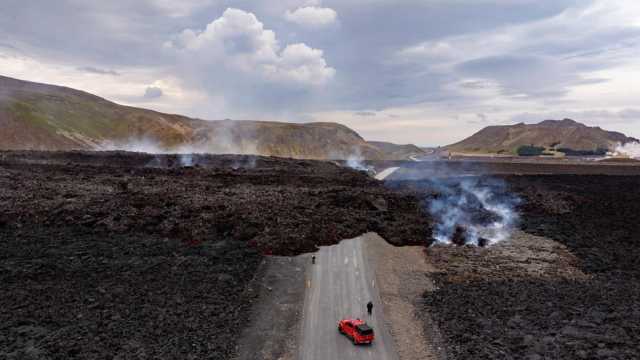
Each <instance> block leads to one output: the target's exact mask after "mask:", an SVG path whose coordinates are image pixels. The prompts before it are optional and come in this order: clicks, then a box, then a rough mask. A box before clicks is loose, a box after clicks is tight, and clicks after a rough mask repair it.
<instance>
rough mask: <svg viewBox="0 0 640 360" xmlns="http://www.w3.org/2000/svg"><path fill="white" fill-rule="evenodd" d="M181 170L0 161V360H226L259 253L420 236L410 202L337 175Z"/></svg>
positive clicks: (54, 157) (140, 163)
mask: <svg viewBox="0 0 640 360" xmlns="http://www.w3.org/2000/svg"><path fill="white" fill-rule="evenodd" d="M182 160H183V159H180V157H177V156H152V155H141V154H125V153H95V154H92V153H52V154H47V153H37V152H34V153H31V152H27V153H2V154H0V209H1V210H0V284H2V285H1V286H0V358H3V359H5V358H6V359H25V358H38V359H74V358H77V359H106V358H109V359H110V358H126V359H131V358H179V359H190V358H198V359H204V358H209V359H223V358H225V359H226V358H230V357H232V355H233V354H234V353H235V352H236V341H237V338H238V336H239V333H240V332H241V331H242V329H243V327H244V325H245V324H246V322H247V320H248V318H249V312H250V308H251V304H252V302H253V301H254V300H255V298H254V297H255V295H251V294H253V293H251V292H248V291H247V288H248V285H249V284H250V282H251V280H252V279H253V278H254V277H255V276H257V275H258V273H257V272H258V271H259V269H260V266H259V264H260V262H261V259H262V257H263V256H264V254H279V255H295V254H300V253H302V252H308V251H313V250H314V249H316V247H317V246H319V245H327V244H332V243H335V242H337V241H339V240H340V239H346V238H352V237H356V236H358V235H360V234H362V233H365V232H368V231H377V232H378V233H380V234H381V235H382V236H384V237H385V238H387V239H389V240H390V241H392V242H395V243H396V244H405V243H406V244H408V243H421V242H423V241H424V237H425V234H428V233H430V228H429V222H428V217H426V216H425V215H424V213H423V211H422V208H421V207H420V204H419V201H418V199H417V198H415V197H413V195H411V194H405V193H399V192H394V191H391V190H389V189H387V188H385V187H384V186H382V184H381V183H379V182H377V181H375V180H373V179H371V178H369V177H368V176H367V175H365V174H364V173H360V172H357V171H353V170H350V169H345V168H342V167H339V166H338V165H336V164H332V163H329V162H317V161H302V160H285V159H275V158H265V157H248V156H201V157H199V158H198V159H197V163H196V165H195V166H191V167H181V166H180V164H181V163H182ZM190 160H191V161H193V159H190Z"/></svg>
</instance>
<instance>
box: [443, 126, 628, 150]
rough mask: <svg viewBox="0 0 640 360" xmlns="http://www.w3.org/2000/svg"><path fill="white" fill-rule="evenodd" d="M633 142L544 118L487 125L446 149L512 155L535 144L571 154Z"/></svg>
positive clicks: (597, 128)
mask: <svg viewBox="0 0 640 360" xmlns="http://www.w3.org/2000/svg"><path fill="white" fill-rule="evenodd" d="M633 141H637V139H634V138H631V137H628V136H626V135H624V134H621V133H618V132H613V131H606V130H603V129H601V128H599V127H589V126H586V125H584V124H581V123H579V122H576V121H574V120H571V119H564V120H545V121H542V122H540V123H538V124H523V123H520V124H517V125H506V126H489V127H486V128H484V129H482V130H480V131H479V132H477V133H475V134H474V135H472V136H470V137H468V138H466V139H464V140H462V141H460V142H458V143H455V144H452V145H449V146H447V147H446V149H447V150H448V151H450V152H461V153H507V154H515V153H517V151H518V149H521V148H522V147H537V148H544V149H556V150H558V151H561V152H568V153H571V154H573V153H592V152H593V153H598V152H603V151H607V150H613V149H615V147H616V145H617V144H620V143H622V144H625V143H628V142H633Z"/></svg>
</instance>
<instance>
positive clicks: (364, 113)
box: [353, 111, 376, 117]
mask: <svg viewBox="0 0 640 360" xmlns="http://www.w3.org/2000/svg"><path fill="white" fill-rule="evenodd" d="M353 114H354V115H356V116H361V117H374V116H376V113H375V112H373V111H356V112H354V113H353Z"/></svg>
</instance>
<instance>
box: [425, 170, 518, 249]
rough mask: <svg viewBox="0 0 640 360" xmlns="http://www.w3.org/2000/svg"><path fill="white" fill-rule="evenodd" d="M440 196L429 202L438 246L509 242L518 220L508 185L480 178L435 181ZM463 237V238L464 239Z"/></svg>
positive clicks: (514, 202)
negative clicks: (507, 240)
mask: <svg viewBox="0 0 640 360" xmlns="http://www.w3.org/2000/svg"><path fill="white" fill-rule="evenodd" d="M430 182H431V185H432V186H433V188H434V190H436V192H437V195H436V197H435V198H434V199H432V200H431V201H430V202H429V203H428V210H429V213H430V214H431V215H432V216H433V217H434V220H435V227H434V230H433V238H434V239H435V240H436V241H437V242H438V243H443V244H450V243H452V242H454V243H457V244H460V243H467V244H478V245H491V244H495V243H498V242H500V241H503V240H505V239H507V238H508V237H509V235H510V233H511V231H512V230H513V228H514V226H515V224H516V223H517V220H518V214H517V212H516V211H515V206H516V205H517V204H518V202H519V200H518V198H517V197H515V196H513V195H511V194H510V193H509V192H508V190H507V188H506V185H505V184H504V182H502V181H499V180H495V179H486V178H485V179H482V178H480V177H464V178H446V179H432V180H431V181H430ZM460 237H462V239H460Z"/></svg>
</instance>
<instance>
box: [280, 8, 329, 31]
mask: <svg viewBox="0 0 640 360" xmlns="http://www.w3.org/2000/svg"><path fill="white" fill-rule="evenodd" d="M284 18H285V19H286V20H287V21H290V22H292V23H295V24H298V25H301V26H306V27H322V26H327V25H331V24H333V23H335V22H336V19H337V18H338V13H336V11H335V10H333V9H331V8H323V7H317V6H306V7H301V8H298V9H296V10H294V11H290V10H287V12H286V13H285V14H284Z"/></svg>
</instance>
